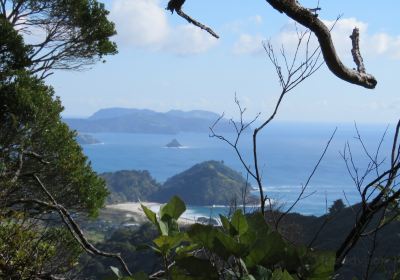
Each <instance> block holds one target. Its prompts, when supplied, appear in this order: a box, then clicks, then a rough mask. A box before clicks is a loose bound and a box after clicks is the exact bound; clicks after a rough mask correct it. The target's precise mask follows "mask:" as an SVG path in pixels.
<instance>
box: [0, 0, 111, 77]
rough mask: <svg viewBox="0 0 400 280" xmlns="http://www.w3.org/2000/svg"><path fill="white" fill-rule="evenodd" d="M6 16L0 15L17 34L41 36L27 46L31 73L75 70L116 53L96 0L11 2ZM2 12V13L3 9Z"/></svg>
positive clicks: (104, 16) (105, 11)
mask: <svg viewBox="0 0 400 280" xmlns="http://www.w3.org/2000/svg"><path fill="white" fill-rule="evenodd" d="M10 2H11V3H10V4H9V7H10V10H7V14H2V13H0V18H2V19H5V20H6V21H8V22H9V23H10V25H12V27H13V28H14V29H17V26H18V30H19V33H21V34H22V33H26V34H28V35H29V32H32V30H34V31H35V32H36V33H37V32H39V33H41V34H43V36H42V37H41V38H40V40H39V39H38V40H37V41H38V42H35V43H34V44H30V45H27V47H29V48H30V49H31V50H32V52H30V53H29V54H28V58H29V59H30V62H31V67H30V70H32V72H34V73H36V72H41V73H42V77H43V76H46V75H47V73H46V72H49V71H51V70H52V69H78V68H81V67H82V66H84V65H87V64H91V63H93V62H95V61H97V60H98V59H100V58H102V57H103V56H105V55H109V54H115V53H116V52H117V48H116V45H115V43H113V42H111V41H110V40H109V39H110V37H111V36H113V35H114V34H115V33H116V32H115V28H114V24H113V23H112V22H110V21H108V19H107V15H108V11H107V10H106V9H105V8H104V4H102V3H99V2H97V1H96V0H62V1H59V0H39V1H38V0H24V1H16V0H13V1H10ZM2 11H5V10H4V9H3V10H2Z"/></svg>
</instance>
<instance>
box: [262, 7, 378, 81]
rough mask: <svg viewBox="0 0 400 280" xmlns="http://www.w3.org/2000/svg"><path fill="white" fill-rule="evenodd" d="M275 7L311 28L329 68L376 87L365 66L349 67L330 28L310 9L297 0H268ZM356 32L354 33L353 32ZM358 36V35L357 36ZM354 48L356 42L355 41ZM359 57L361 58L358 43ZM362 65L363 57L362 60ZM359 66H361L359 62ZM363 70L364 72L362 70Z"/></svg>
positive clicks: (373, 78) (342, 77) (340, 74)
mask: <svg viewBox="0 0 400 280" xmlns="http://www.w3.org/2000/svg"><path fill="white" fill-rule="evenodd" d="M266 1H267V2H268V3H269V4H270V5H271V6H272V7H273V8H274V9H276V10H278V11H279V12H281V13H285V14H286V15H287V16H288V17H290V18H291V19H293V20H294V21H296V22H298V23H300V24H301V25H303V26H305V27H307V28H309V29H310V30H311V31H312V32H313V33H314V34H315V36H316V37H317V39H318V42H319V44H320V46H321V50H322V54H323V56H324V60H325V62H326V65H327V66H328V68H329V70H331V72H332V73H333V74H335V75H336V76H337V77H339V78H340V79H342V80H344V81H346V82H349V83H352V84H356V85H359V86H362V87H365V88H368V89H373V88H375V86H376V84H377V80H376V79H375V77H374V76H372V75H371V74H367V73H365V68H364V67H362V68H360V67H359V70H358V71H357V70H354V69H351V68H347V67H346V66H345V65H344V64H343V63H342V61H341V60H340V59H339V57H338V55H337V53H336V50H335V47H334V45H333V42H332V37H331V34H330V31H329V28H328V27H326V25H325V24H324V23H323V22H322V21H321V20H320V19H319V18H318V17H317V16H316V15H315V13H313V12H312V11H310V9H307V8H304V7H302V6H300V5H299V4H298V2H297V1H296V0H266ZM353 34H354V33H353ZM357 38H358V36H357ZM353 48H354V43H353ZM356 49H358V50H357V52H358V55H357V56H358V58H361V55H360V52H359V48H358V44H357V48H356ZM360 61H361V64H360V66H361V65H362V59H361V60H360ZM357 66H359V65H358V64H357ZM362 66H363V65H362ZM361 70H363V71H364V72H362V71H361Z"/></svg>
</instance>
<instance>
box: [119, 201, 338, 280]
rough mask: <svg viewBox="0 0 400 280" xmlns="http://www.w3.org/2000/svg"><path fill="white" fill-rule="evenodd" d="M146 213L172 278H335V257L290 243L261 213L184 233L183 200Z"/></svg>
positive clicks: (153, 246) (154, 244) (236, 215)
mask: <svg viewBox="0 0 400 280" xmlns="http://www.w3.org/2000/svg"><path fill="white" fill-rule="evenodd" d="M142 208H143V210H144V211H145V214H146V216H147V217H148V218H149V220H150V221H151V223H152V224H154V225H155V226H156V227H157V230H158V233H159V236H158V237H156V238H155V239H153V242H152V244H149V245H148V247H149V248H151V249H152V250H153V251H154V252H156V253H157V254H159V255H160V256H161V257H162V259H163V261H164V277H165V278H166V279H254V280H255V279H267V280H274V279H276V280H278V279H281V280H286V279H288V280H290V279H328V278H329V277H330V276H331V275H332V273H333V268H334V261H335V256H334V254H333V253H330V252H314V251H311V250H309V249H307V248H305V247H303V246H294V245H292V244H290V243H288V242H287V241H285V240H284V239H283V238H282V237H281V236H280V235H279V233H277V232H276V231H274V230H272V229H271V228H269V226H268V225H267V223H266V222H265V220H264V218H263V216H262V215H261V214H260V213H253V214H251V215H243V213H242V212H241V210H237V211H235V212H234V214H233V216H232V217H231V218H230V219H228V218H226V217H223V216H221V217H220V218H221V222H222V227H213V226H210V225H201V224H194V225H192V226H190V227H189V229H188V230H187V231H186V232H181V231H180V229H179V227H178V225H177V219H178V218H179V217H180V215H181V214H182V213H183V212H184V210H185V207H184V204H183V202H182V201H181V200H180V199H179V198H178V197H173V198H172V199H171V200H170V201H169V202H168V203H167V204H166V205H164V206H163V207H162V208H161V210H160V212H159V213H158V215H157V214H156V213H154V212H152V211H151V210H150V209H148V208H146V207H145V206H142ZM114 270H115V269H114ZM118 273H119V272H118V271H116V274H117V276H118ZM119 279H121V277H119ZM133 279H135V278H134V277H133Z"/></svg>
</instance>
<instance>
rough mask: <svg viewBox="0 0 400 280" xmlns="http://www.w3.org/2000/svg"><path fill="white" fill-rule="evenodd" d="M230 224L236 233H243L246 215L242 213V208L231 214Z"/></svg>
mask: <svg viewBox="0 0 400 280" xmlns="http://www.w3.org/2000/svg"><path fill="white" fill-rule="evenodd" d="M231 225H232V227H233V228H234V229H235V231H236V232H237V234H238V235H242V234H244V233H245V232H246V231H247V229H248V227H249V226H248V224H247V221H246V217H245V216H244V215H243V214H242V210H240V209H238V210H236V211H235V213H234V214H233V216H232V219H231Z"/></svg>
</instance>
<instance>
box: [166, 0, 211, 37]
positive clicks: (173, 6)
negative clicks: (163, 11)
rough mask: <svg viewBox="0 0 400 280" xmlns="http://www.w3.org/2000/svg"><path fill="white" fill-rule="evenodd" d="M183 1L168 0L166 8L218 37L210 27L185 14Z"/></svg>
mask: <svg viewBox="0 0 400 280" xmlns="http://www.w3.org/2000/svg"><path fill="white" fill-rule="evenodd" d="M183 3H185V0H170V1H169V2H168V7H167V10H170V11H171V13H173V12H174V11H175V12H176V13H177V14H178V15H179V16H180V17H182V18H184V19H186V20H187V21H188V22H189V23H190V24H193V25H195V26H197V27H199V28H200V29H203V30H205V31H207V32H208V33H209V34H211V36H213V37H215V38H217V39H219V36H218V35H217V33H215V32H214V31H213V30H212V29H211V28H210V27H208V26H206V25H204V24H202V23H201V22H198V21H197V20H195V19H193V18H192V17H190V16H189V15H187V14H186V13H185V12H184V11H182V5H183Z"/></svg>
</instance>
